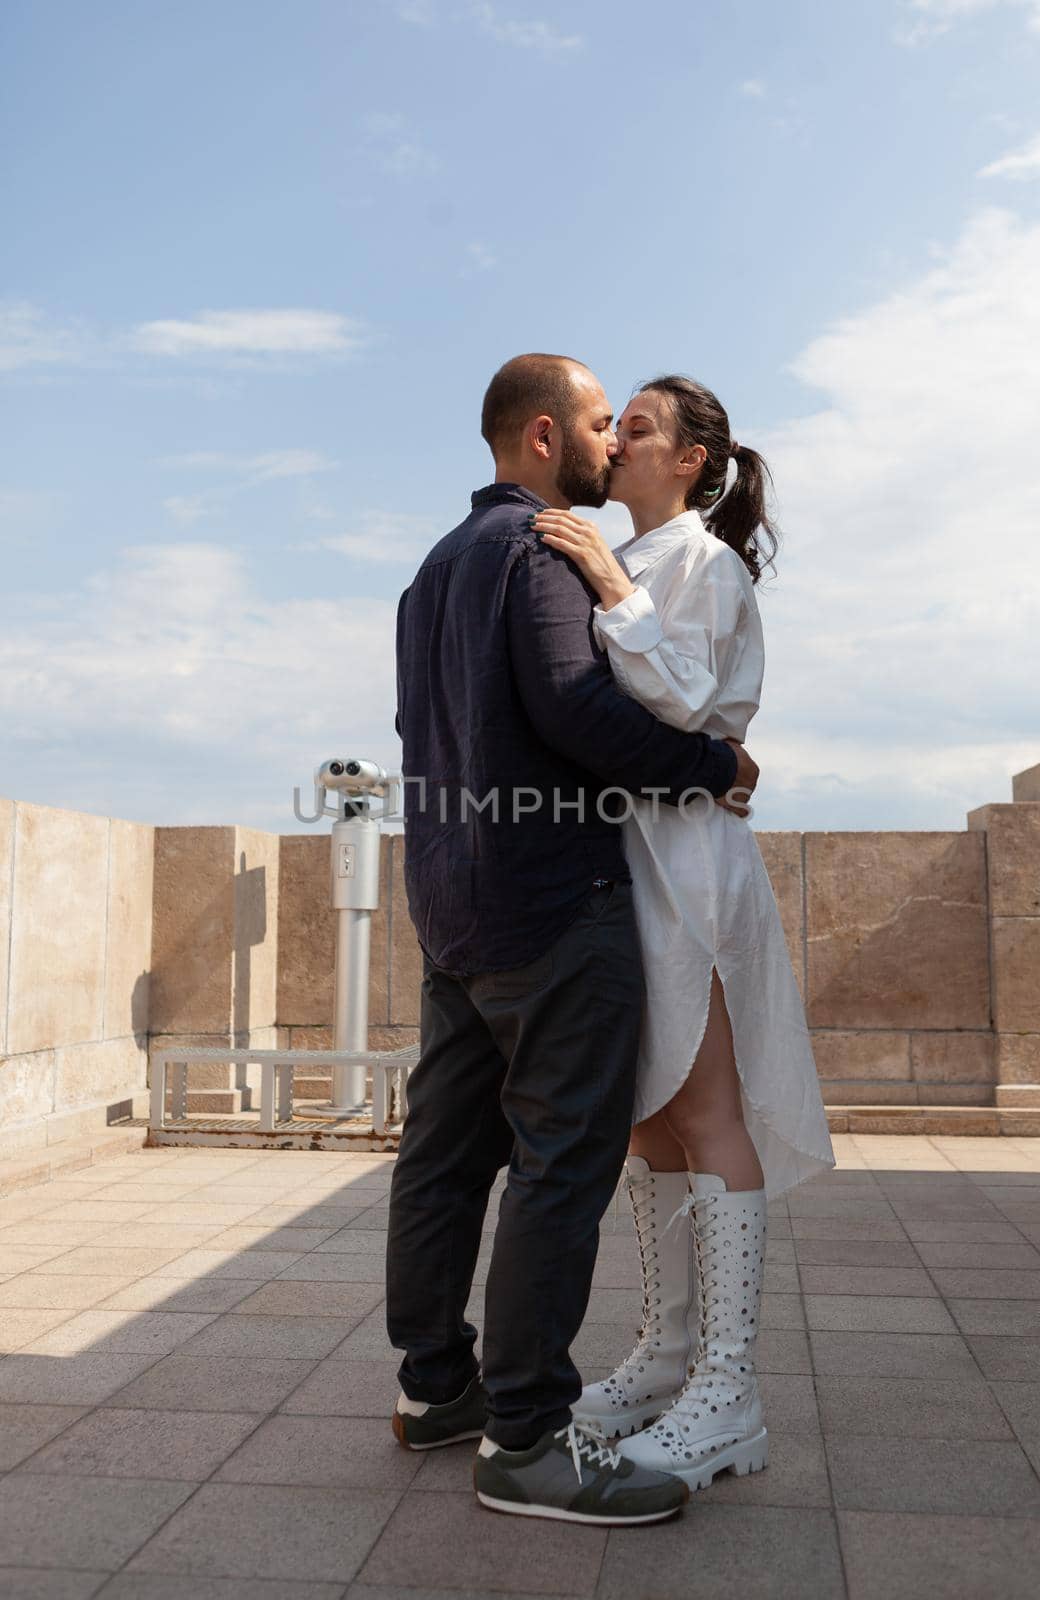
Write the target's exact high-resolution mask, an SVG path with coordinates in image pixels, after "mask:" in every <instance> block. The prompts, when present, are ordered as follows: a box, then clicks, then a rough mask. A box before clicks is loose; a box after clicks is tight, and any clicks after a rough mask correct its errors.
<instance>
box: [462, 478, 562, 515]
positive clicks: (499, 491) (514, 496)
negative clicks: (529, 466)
mask: <svg viewBox="0 0 1040 1600" xmlns="http://www.w3.org/2000/svg"><path fill="white" fill-rule="evenodd" d="M470 500H471V502H472V505H473V509H474V511H475V510H476V509H477V507H478V506H496V505H509V504H512V505H519V506H534V508H535V510H536V511H543V510H544V509H545V507H546V505H547V504H548V502H547V501H545V500H543V499H542V498H541V496H540V495H537V494H535V492H534V490H533V489H525V488H524V486H523V484H522V483H489V484H488V486H487V488H486V489H475V490H474V491H473V494H472V495H471V496H470Z"/></svg>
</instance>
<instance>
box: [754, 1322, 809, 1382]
mask: <svg viewBox="0 0 1040 1600" xmlns="http://www.w3.org/2000/svg"><path fill="white" fill-rule="evenodd" d="M755 1365H756V1367H757V1368H758V1370H759V1372H801V1373H809V1372H811V1371H812V1361H811V1358H810V1355H809V1336H808V1334H805V1333H801V1332H800V1331H798V1330H797V1329H783V1328H766V1329H763V1331H762V1333H761V1334H759V1337H758V1343H757V1345H756V1346H755Z"/></svg>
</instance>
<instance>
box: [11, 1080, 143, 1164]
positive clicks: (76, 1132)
mask: <svg viewBox="0 0 1040 1600" xmlns="http://www.w3.org/2000/svg"><path fill="white" fill-rule="evenodd" d="M147 1115H148V1091H147V1089H140V1090H137V1089H135V1090H133V1091H132V1093H130V1094H129V1095H128V1096H127V1098H126V1099H125V1100H120V1101H118V1102H114V1101H111V1100H97V1101H95V1102H94V1103H93V1104H92V1105H86V1106H70V1107H68V1108H67V1109H66V1110H64V1111H52V1112H50V1113H48V1115H47V1116H45V1117H36V1118H34V1119H33V1121H31V1122H27V1123H15V1124H14V1125H13V1126H11V1127H6V1128H0V1161H21V1160H23V1159H24V1160H28V1159H29V1158H30V1157H37V1158H41V1159H42V1157H43V1155H44V1154H45V1152H46V1151H47V1150H48V1149H49V1148H50V1147H51V1146H52V1145H58V1144H60V1145H63V1146H65V1145H68V1144H69V1142H70V1140H71V1141H76V1140H78V1141H80V1142H81V1143H82V1142H84V1141H85V1142H87V1143H91V1142H97V1141H98V1140H100V1139H101V1138H103V1137H104V1135H105V1134H106V1133H107V1132H108V1131H109V1130H110V1129H111V1128H120V1127H123V1126H125V1124H126V1123H128V1122H132V1121H137V1120H138V1119H139V1118H142V1117H147Z"/></svg>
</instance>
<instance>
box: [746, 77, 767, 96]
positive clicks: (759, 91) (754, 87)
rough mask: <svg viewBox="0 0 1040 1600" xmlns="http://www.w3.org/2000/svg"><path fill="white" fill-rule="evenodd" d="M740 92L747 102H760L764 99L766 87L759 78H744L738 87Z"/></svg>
mask: <svg viewBox="0 0 1040 1600" xmlns="http://www.w3.org/2000/svg"><path fill="white" fill-rule="evenodd" d="M740 92H741V94H742V95H746V97H747V98H748V99H749V100H762V99H764V97H765V92H766V86H765V84H764V83H763V82H762V79H761V78H745V79H744V82H743V83H742V84H741V85H740Z"/></svg>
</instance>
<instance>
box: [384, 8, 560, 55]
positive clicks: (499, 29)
mask: <svg viewBox="0 0 1040 1600" xmlns="http://www.w3.org/2000/svg"><path fill="white" fill-rule="evenodd" d="M393 10H394V12H395V13H396V15H397V16H398V17H399V18H400V19H401V21H402V22H409V23H411V24H412V25H413V26H415V27H420V28H433V27H435V26H436V25H437V24H438V22H439V21H440V14H439V12H438V9H437V7H436V5H435V4H434V3H433V0H394V3H393ZM451 21H452V22H455V23H460V22H470V23H475V24H476V27H477V29H478V31H479V32H480V33H484V34H487V35H488V37H489V38H491V39H494V40H496V41H497V43H498V44H504V45H508V46H510V47H511V48H512V49H515V50H537V51H538V52H539V53H540V54H541V55H544V56H550V57H554V56H556V57H558V56H564V55H569V54H570V53H571V52H572V51H575V50H581V49H582V48H583V47H584V44H585V40H584V38H583V37H582V35H581V34H579V33H562V32H561V31H560V29H559V28H557V27H556V25H555V24H554V23H552V22H544V21H542V20H541V19H539V18H536V17H525V18H524V19H523V20H522V21H519V20H517V19H514V18H512V17H504V16H502V14H501V12H500V10H499V9H498V7H497V6H494V5H491V4H490V3H488V0H469V4H468V6H467V7H466V9H465V10H464V11H462V12H454V13H453V14H452V16H451Z"/></svg>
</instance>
